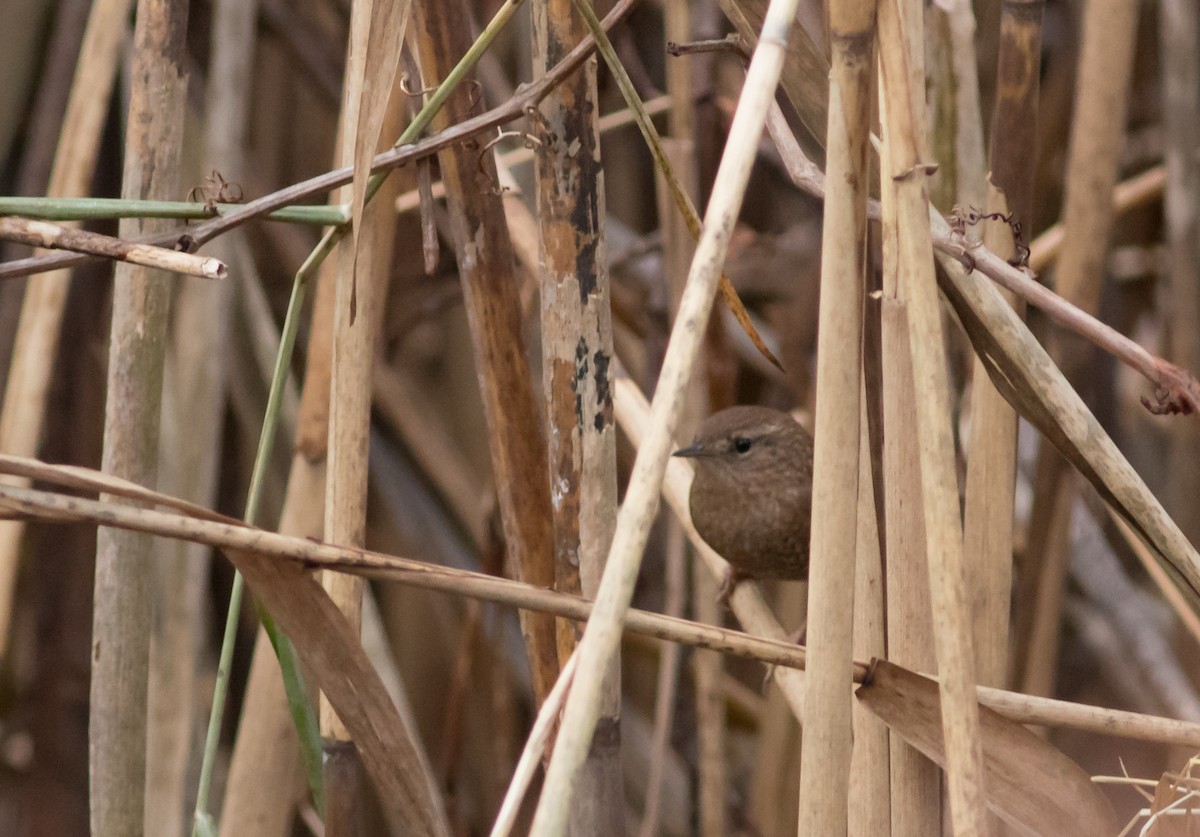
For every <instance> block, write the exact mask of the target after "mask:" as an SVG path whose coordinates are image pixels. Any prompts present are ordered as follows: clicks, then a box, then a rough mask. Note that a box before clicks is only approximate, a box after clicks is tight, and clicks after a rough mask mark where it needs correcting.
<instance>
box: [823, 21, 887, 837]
mask: <svg viewBox="0 0 1200 837" xmlns="http://www.w3.org/2000/svg"><path fill="white" fill-rule="evenodd" d="M834 37H835V38H836V35H835V36H834ZM831 133H832V132H831ZM863 388H864V392H863V394H862V397H861V399H860V400H861V402H862V417H861V418H860V419H859V426H860V428H861V430H860V433H859V436H860V442H859V453H858V469H859V473H858V535H857V538H856V540H855V547H856V550H857V553H858V554H857V555H856V556H855V563H854V568H855V577H854V585H855V590H854V648H853V651H854V659H856V660H870V659H883V658H884V657H886V656H887V640H886V630H887V625H886V614H885V611H884V599H885V596H884V568H883V552H882V551H881V548H880V547H881V544H880V540H879V526H878V517H877V514H876V508H875V486H874V482H873V480H874V477H873V474H872V472H871V471H872V469H871V450H870V444H871V442H870V438H869V433H868V428H867V394H866V392H865V378H864V382H863ZM853 721H854V751H853V754H852V756H851V762H850V790H849V795H848V806H849V817H848V828H847V833H848V834H878V835H881V837H887V835H889V834H890V833H891V814H892V812H891V748H890V746H889V742H888V739H889V735H890V733H889V731H888V727H887V725H886V724H884V723H883V721H881V720H880V719H879V718H878V717H876V716H875V715H873V714H872V713H871V712H870V710H868V709H867V708H866V707H865V706H863V705H862V704H861V703H859V702H858V701H855V703H854V712H853Z"/></svg>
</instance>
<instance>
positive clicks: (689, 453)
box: [671, 442, 712, 459]
mask: <svg viewBox="0 0 1200 837" xmlns="http://www.w3.org/2000/svg"><path fill="white" fill-rule="evenodd" d="M711 455H712V451H710V450H708V449H707V448H705V447H704V445H702V444H700V443H699V442H696V443H695V444H691V445H688V446H687V447H686V448H680V449H679V450H677V451H675V452H674V453H673V454H671V456H681V457H684V458H685V459H689V458H693V457H697V456H711Z"/></svg>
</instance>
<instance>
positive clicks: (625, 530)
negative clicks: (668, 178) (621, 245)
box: [532, 0, 796, 837]
mask: <svg viewBox="0 0 1200 837" xmlns="http://www.w3.org/2000/svg"><path fill="white" fill-rule="evenodd" d="M795 13H796V0H772V3H771V8H770V11H769V12H768V15H767V21H766V24H765V26H764V34H763V40H762V42H761V44H760V47H759V49H758V50H756V51H755V54H754V58H753V60H752V61H751V63H750V70H749V72H748V73H747V77H746V84H745V87H744V88H743V91H742V98H741V101H740V102H739V104H738V109H737V113H736V114H735V116H734V120H733V125H732V126H731V128H730V133H729V139H728V141H727V144H726V146H725V153H724V155H723V156H722V159H721V165H720V167H719V169H718V171H717V177H716V182H715V184H714V186H713V191H712V195H711V198H710V202H709V206H708V211H707V212H706V213H705V221H704V230H703V232H702V234H701V236H700V241H699V244H698V245H697V248H696V255H695V258H694V259H693V261H692V267H691V271H690V272H689V276H688V284H687V287H686V288H685V290H684V293H683V298H682V300H681V301H680V305H679V313H678V316H677V318H676V321H675V325H674V327H673V328H672V330H671V338H670V342H669V343H668V345H667V351H666V355H665V357H664V359H663V366H662V371H661V373H660V375H659V381H658V386H657V389H656V390H655V393H654V401H653V404H652V406H651V417H652V418H651V423H650V430H649V432H648V434H647V437H646V440H645V442H644V443H643V444H642V446H641V447H640V448H639V450H638V455H637V460H636V461H635V463H634V468H633V474H632V476H631V478H630V482H629V487H628V489H627V491H626V494H625V502H624V504H623V505H622V506H621V509H620V512H619V513H618V517H617V528H616V532H615V534H614V536H613V545H612V548H611V549H610V551H609V555H608V565H607V567H606V568H605V571H604V577H603V579H602V581H601V583H600V591H599V594H598V595H597V597H596V607H595V612H594V613H593V616H592V618H591V619H590V620H589V622H588V626H587V628H586V629H585V630H584V634H583V640H582V641H581V643H580V648H579V655H580V665H579V672H578V674H577V675H576V680H575V685H574V686H573V687H572V689H571V695H570V696H569V697H568V699H567V705H566V708H565V710H564V713H563V723H562V728H561V729H560V732H559V738H558V741H557V743H556V744H555V748H554V755H553V757H552V758H551V761H550V767H549V769H548V770H547V774H546V784H545V787H544V789H543V791H542V797H541V800H540V801H539V804H538V810H537V813H536V814H535V816H534V821H533V828H532V833H533V834H534V835H539V836H540V837H544V836H545V835H558V834H561V833H562V831H563V829H564V827H565V825H566V819H567V812H568V809H569V807H570V797H571V785H572V783H573V781H574V777H575V773H576V771H577V770H578V768H579V765H580V764H581V763H582V762H583V759H584V757H585V755H586V753H587V749H588V746H589V744H590V743H591V739H592V734H593V732H594V731H595V724H596V718H597V712H598V710H599V699H600V687H601V682H602V678H603V676H604V671H605V669H606V666H607V664H608V661H609V660H611V659H612V656H613V654H614V653H615V652H616V650H617V647H618V644H619V642H620V636H621V624H622V622H623V621H624V618H625V615H626V611H627V610H628V608H629V601H630V599H631V598H632V596H633V587H634V584H635V583H636V581H637V575H638V568H639V567H640V565H641V558H642V551H643V550H644V549H645V545H646V539H647V537H648V536H649V531H650V526H651V524H652V523H653V522H654V518H655V516H656V513H657V511H658V501H659V492H660V490H661V487H662V479H663V474H664V472H665V470H666V464H667V457H668V456H669V454H670V449H671V444H672V442H673V438H672V437H673V433H674V428H675V425H676V423H677V422H678V419H679V414H680V412H681V410H682V408H683V402H684V396H685V392H686V389H687V386H688V381H689V379H690V377H691V370H692V365H693V364H694V362H695V359H696V356H697V354H698V352H699V348H700V343H701V340H702V339H703V335H704V329H705V324H706V323H707V322H708V315H709V312H710V311H711V309H712V303H713V295H714V293H715V291H716V286H717V283H718V281H719V280H720V276H721V266H722V264H723V263H724V261H725V254H726V251H727V249H728V245H729V238H730V235H731V234H732V232H733V227H734V223H735V221H736V218H737V214H738V210H739V209H740V208H741V202H742V198H743V196H744V194H745V189H746V183H747V182H748V180H749V176H750V168H751V166H752V164H753V161H754V157H755V153H756V150H757V147H758V141H759V138H760V137H761V135H762V126H763V120H764V118H765V116H766V111H767V107H768V105H769V104H770V102H772V101H773V100H774V94H775V87H776V85H777V84H778V82H779V73H780V71H781V69H782V67H783V54H784V46H785V45H786V43H787V33H788V29H789V28H790V26H791V23H792V20H793V18H794V17H795Z"/></svg>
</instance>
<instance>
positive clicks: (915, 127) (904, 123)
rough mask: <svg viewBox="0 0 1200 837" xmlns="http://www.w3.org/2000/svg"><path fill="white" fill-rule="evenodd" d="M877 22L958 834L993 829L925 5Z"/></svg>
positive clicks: (893, 7)
mask: <svg viewBox="0 0 1200 837" xmlns="http://www.w3.org/2000/svg"><path fill="white" fill-rule="evenodd" d="M879 30H880V34H879V39H880V77H881V81H882V84H881V91H880V99H881V104H880V111H881V114H882V122H883V130H884V132H885V133H886V134H887V158H886V159H885V160H884V161H883V163H882V169H883V190H884V192H888V191H891V192H892V193H893V194H894V196H895V201H896V218H897V242H896V244H897V247H896V257H897V263H898V268H899V270H900V279H901V283H902V285H904V286H905V297H904V299H905V304H906V308H907V313H908V326H909V329H908V334H909V351H910V353H911V355H912V364H913V383H914V388H915V389H916V391H917V393H919V395H918V397H917V401H916V417H917V421H916V426H917V438H918V450H919V454H920V463H921V464H920V471H921V487H922V490H923V495H922V503H923V506H924V517H925V543H926V551H927V556H928V562H929V584H930V592H931V602H932V605H933V614H934V617H933V618H934V625H935V631H934V644H935V647H936V650H937V661H938V671H939V673H940V675H941V682H940V689H939V690H940V693H941V698H942V727H943V734H944V736H945V742H946V763H947V776H948V781H949V788H950V793H949V798H950V816H951V821H952V823H953V826H954V831H955V834H958V835H962V837H967V835H972V834H985V833H987V828H988V822H987V816H986V807H985V805H984V787H983V761H982V755H981V750H980V737H979V736H980V733H979V712H978V705H977V703H976V700H975V665H974V653H973V650H972V642H971V614H970V611H969V608H968V604H967V591H966V577H965V574H964V567H963V555H962V521H961V519H960V518H959V499H958V479H957V475H956V472H955V464H954V441H953V435H952V430H951V427H950V417H949V415H948V407H949V405H950V390H949V382H948V380H947V374H946V369H945V364H944V361H945V357H944V351H943V343H942V339H943V336H942V324H941V313H940V311H939V310H938V299H937V285H936V279H935V276H934V269H933V259H932V256H931V253H930V248H931V240H930V232H929V204H928V199H927V197H926V194H925V183H924V178H925V170H924V166H925V163H926V161H925V160H924V159H923V154H924V140H923V137H922V134H923V129H922V126H923V119H922V114H923V110H924V108H923V105H922V101H923V96H922V92H921V91H922V86H923V85H921V84H920V79H921V76H922V75H923V71H922V70H921V67H922V59H921V50H922V49H923V46H922V38H921V37H920V32H921V21H920V9H918V8H916V7H911V6H909V5H907V4H903V3H899V2H895V0H883V2H881V3H880V6H879ZM914 77H915V78H914Z"/></svg>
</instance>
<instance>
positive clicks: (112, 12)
mask: <svg viewBox="0 0 1200 837" xmlns="http://www.w3.org/2000/svg"><path fill="white" fill-rule="evenodd" d="M131 6H132V0H97V2H96V4H95V5H94V6H93V8H92V11H91V14H90V15H89V17H88V24H87V30H86V32H85V33H84V38H83V45H82V46H81V47H80V50H79V60H78V66H77V67H76V70H75V79H74V81H73V82H72V84H71V96H70V99H69V100H68V102H67V112H66V115H65V116H64V117H63V126H62V131H61V132H60V136H61V139H60V141H59V147H58V150H57V151H56V152H55V156H54V168H53V170H52V171H51V174H50V183H49V185H48V186H47V189H46V192H47V194H49V195H59V196H61V195H77V194H82V193H84V192H86V191H87V189H88V186H89V184H90V182H91V177H92V173H93V172H94V170H95V166H96V155H97V153H98V151H99V146H100V131H101V129H102V128H103V125H104V117H105V115H106V114H107V113H108V103H109V99H110V97H111V94H112V87H113V77H114V73H115V72H116V67H117V48H118V45H119V43H120V40H121V36H122V35H123V34H124V33H125V31H126V21H127V20H128V17H129V9H130V7H131ZM69 280H70V272H69V271H66V270H58V271H54V272H53V273H50V274H48V275H46V276H43V277H41V278H40V279H38V281H36V282H32V283H30V284H29V285H28V287H27V289H26V292H25V300H24V303H23V304H22V306H21V319H20V322H19V324H18V326H17V336H16V342H15V344H14V346H13V356H12V364H11V366H10V369H9V373H8V382H7V384H6V386H5V389H4V405H3V408H0V450H2V451H5V452H6V453H14V454H19V455H24V456H33V455H34V454H35V453H36V452H37V448H38V444H39V442H40V440H41V435H42V422H43V420H44V419H43V417H44V414H45V411H46V398H47V394H48V392H49V387H50V373H51V370H52V369H53V368H54V362H55V357H56V356H57V354H58V338H59V331H60V329H61V327H62V317H63V307H64V306H65V305H66V301H67V288H68V285H69ZM24 531H25V526H24V524H23V523H21V522H20V521H15V520H13V521H10V520H5V521H0V654H5V653H7V649H8V644H9V630H10V627H11V622H12V597H13V588H14V585H15V584H16V577H17V565H18V549H19V548H20V545H21V536H22V534H23V533H24Z"/></svg>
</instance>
